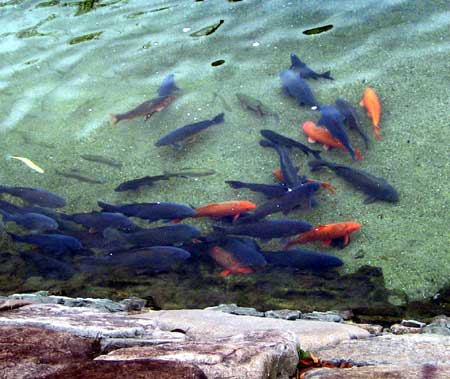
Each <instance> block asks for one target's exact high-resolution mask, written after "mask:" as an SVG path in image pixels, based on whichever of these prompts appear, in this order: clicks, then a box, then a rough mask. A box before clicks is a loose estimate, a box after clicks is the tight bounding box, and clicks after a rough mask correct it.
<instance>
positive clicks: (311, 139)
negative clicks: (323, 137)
mask: <svg viewBox="0 0 450 379" xmlns="http://www.w3.org/2000/svg"><path fill="white" fill-rule="evenodd" d="M308 142H309V143H316V140H315V139H313V138H311V137H308Z"/></svg>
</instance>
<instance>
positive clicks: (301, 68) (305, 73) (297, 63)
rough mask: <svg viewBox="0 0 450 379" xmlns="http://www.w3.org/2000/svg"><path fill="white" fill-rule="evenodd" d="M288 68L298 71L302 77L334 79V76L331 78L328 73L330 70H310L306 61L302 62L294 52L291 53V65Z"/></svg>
mask: <svg viewBox="0 0 450 379" xmlns="http://www.w3.org/2000/svg"><path fill="white" fill-rule="evenodd" d="M289 69H290V70H294V71H296V72H298V73H299V75H300V76H301V77H302V78H303V79H308V78H311V79H314V80H317V79H319V78H324V79H328V80H334V78H332V77H331V75H330V74H331V73H330V71H326V72H324V73H322V74H318V73H317V72H315V71H313V70H311V69H310V68H309V67H308V66H307V65H306V63H304V62H302V61H301V60H300V58H299V57H298V56H297V55H295V54H291V67H289Z"/></svg>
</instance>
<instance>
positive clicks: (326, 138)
mask: <svg viewBox="0 0 450 379" xmlns="http://www.w3.org/2000/svg"><path fill="white" fill-rule="evenodd" d="M303 132H304V133H305V134H306V135H307V137H308V142H311V143H314V142H320V143H322V144H323V148H324V149H325V150H328V149H329V148H330V147H336V148H338V149H340V150H342V151H346V152H347V151H348V150H347V148H346V147H345V146H344V145H343V144H342V143H341V141H339V140H338V139H337V138H334V137H333V136H332V135H331V133H330V132H329V130H328V129H325V128H321V127H319V126H316V124H314V122H312V121H306V122H305V123H303ZM354 150H355V154H356V158H357V159H358V160H362V159H363V157H362V154H361V152H360V151H359V150H358V149H354Z"/></svg>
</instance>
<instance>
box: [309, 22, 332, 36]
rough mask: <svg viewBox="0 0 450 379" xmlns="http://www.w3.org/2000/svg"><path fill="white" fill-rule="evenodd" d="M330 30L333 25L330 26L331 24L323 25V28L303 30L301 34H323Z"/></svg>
mask: <svg viewBox="0 0 450 379" xmlns="http://www.w3.org/2000/svg"><path fill="white" fill-rule="evenodd" d="M331 29H333V25H331V24H329V25H323V26H318V27H316V28H312V29H307V30H304V31H303V34H306V35H312V34H320V33H323V32H327V31H328V30H331Z"/></svg>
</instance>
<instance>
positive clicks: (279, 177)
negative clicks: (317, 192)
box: [272, 168, 336, 195]
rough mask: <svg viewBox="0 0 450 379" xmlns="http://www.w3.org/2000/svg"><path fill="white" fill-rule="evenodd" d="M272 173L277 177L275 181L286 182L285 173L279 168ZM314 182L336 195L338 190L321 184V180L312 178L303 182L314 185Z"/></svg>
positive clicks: (329, 185) (325, 183) (323, 183)
mask: <svg viewBox="0 0 450 379" xmlns="http://www.w3.org/2000/svg"><path fill="white" fill-rule="evenodd" d="M272 173H273V175H274V176H275V179H277V180H278V181H279V182H284V178H283V173H282V172H281V169H279V168H277V169H275V170H272ZM314 182H317V183H319V184H320V186H321V187H323V188H325V189H326V190H327V191H328V192H330V193H332V194H333V195H334V194H335V193H336V190H335V189H334V188H333V186H332V185H331V184H330V183H327V182H321V181H320V180H315V179H310V178H305V180H304V181H303V183H314Z"/></svg>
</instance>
